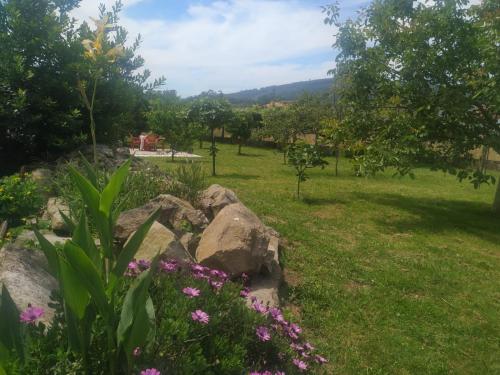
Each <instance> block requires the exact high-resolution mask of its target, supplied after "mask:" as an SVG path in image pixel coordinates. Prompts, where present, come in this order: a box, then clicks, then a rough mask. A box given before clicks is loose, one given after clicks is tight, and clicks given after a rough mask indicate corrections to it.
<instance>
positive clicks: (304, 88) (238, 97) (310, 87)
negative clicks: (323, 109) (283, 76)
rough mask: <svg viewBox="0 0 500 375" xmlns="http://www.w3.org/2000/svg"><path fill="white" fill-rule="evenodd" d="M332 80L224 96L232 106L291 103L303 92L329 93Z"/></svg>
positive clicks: (292, 84) (290, 84) (269, 87)
mask: <svg viewBox="0 0 500 375" xmlns="http://www.w3.org/2000/svg"><path fill="white" fill-rule="evenodd" d="M332 83H333V81H332V79H331V78H326V79H313V80H310V81H303V82H294V83H287V84H285V85H276V86H268V87H263V88H260V89H253V90H244V91H239V92H235V93H232V94H224V96H225V97H226V98H227V100H229V101H230V102H231V103H233V104H245V105H248V104H267V103H270V102H272V101H293V100H296V99H298V98H299V97H300V95H302V94H303V93H304V92H307V93H311V94H315V93H325V92H328V91H330V89H331V86H332Z"/></svg>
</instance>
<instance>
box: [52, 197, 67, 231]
mask: <svg viewBox="0 0 500 375" xmlns="http://www.w3.org/2000/svg"><path fill="white" fill-rule="evenodd" d="M61 212H63V213H64V214H65V215H67V216H69V214H70V212H69V207H68V206H67V205H66V203H64V202H63V200H62V199H61V198H54V197H53V198H49V200H48V201H47V214H48V217H49V219H50V225H51V227H52V230H54V231H57V232H63V233H68V232H69V228H68V226H67V225H66V223H65V221H64V220H63V218H62V215H61Z"/></svg>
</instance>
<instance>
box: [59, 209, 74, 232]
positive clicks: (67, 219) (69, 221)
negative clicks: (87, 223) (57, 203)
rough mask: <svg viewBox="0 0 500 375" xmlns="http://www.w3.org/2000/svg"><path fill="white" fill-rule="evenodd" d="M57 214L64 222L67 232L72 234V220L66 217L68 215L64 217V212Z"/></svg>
mask: <svg viewBox="0 0 500 375" xmlns="http://www.w3.org/2000/svg"><path fill="white" fill-rule="evenodd" d="M59 213H60V214H61V217H62V219H63V221H64V223H65V224H66V226H67V227H68V229H69V231H70V232H73V231H74V230H75V227H76V225H75V223H74V222H73V220H71V218H70V217H68V215H66V214H65V213H64V212H62V211H61V210H59Z"/></svg>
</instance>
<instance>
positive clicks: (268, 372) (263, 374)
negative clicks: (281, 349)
mask: <svg viewBox="0 0 500 375" xmlns="http://www.w3.org/2000/svg"><path fill="white" fill-rule="evenodd" d="M262 375H273V373H272V372H271V371H267V370H266V371H264V372H263V373H262Z"/></svg>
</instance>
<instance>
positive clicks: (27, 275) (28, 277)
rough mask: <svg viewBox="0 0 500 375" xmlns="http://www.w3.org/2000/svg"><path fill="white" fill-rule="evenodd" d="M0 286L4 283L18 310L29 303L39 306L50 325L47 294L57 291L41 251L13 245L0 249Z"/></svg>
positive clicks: (49, 308)
mask: <svg viewBox="0 0 500 375" xmlns="http://www.w3.org/2000/svg"><path fill="white" fill-rule="evenodd" d="M0 284H3V285H4V286H5V287H6V288H7V290H8V291H9V294H10V295H11V297H12V299H13V301H14V302H15V304H16V306H17V308H18V310H19V311H23V310H25V309H26V308H27V307H28V304H31V305H32V306H36V307H42V308H43V309H44V310H45V314H44V316H43V317H42V319H41V320H42V321H43V322H44V323H50V322H51V321H52V319H53V317H54V310H53V309H52V308H51V307H49V303H50V302H51V300H50V293H51V292H52V290H55V289H57V282H56V280H55V279H54V278H53V277H52V276H51V275H50V274H49V272H48V264H47V261H46V259H45V256H44V255H43V253H42V252H41V251H38V250H32V249H25V248H22V247H16V246H13V245H8V246H5V247H4V248H3V249H1V250H0Z"/></svg>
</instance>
